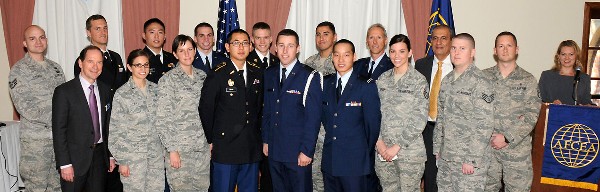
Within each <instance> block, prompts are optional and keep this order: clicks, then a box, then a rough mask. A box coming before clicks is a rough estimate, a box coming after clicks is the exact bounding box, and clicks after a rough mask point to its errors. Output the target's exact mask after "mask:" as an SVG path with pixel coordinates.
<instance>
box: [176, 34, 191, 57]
mask: <svg viewBox="0 0 600 192" xmlns="http://www.w3.org/2000/svg"><path fill="white" fill-rule="evenodd" d="M187 41H189V42H190V43H191V44H192V47H194V49H196V44H195V43H194V39H192V38H191V37H190V36H187V35H184V34H179V35H177V37H175V39H173V46H172V47H171V48H172V50H173V53H175V52H176V51H177V48H178V47H179V46H181V45H185V42H187Z"/></svg>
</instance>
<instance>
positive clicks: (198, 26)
mask: <svg viewBox="0 0 600 192" xmlns="http://www.w3.org/2000/svg"><path fill="white" fill-rule="evenodd" d="M200 27H210V30H211V31H213V33H214V32H215V29H213V27H212V25H210V24H208V23H207V22H202V23H199V24H198V25H196V27H195V28H194V36H196V33H197V32H198V28H200Z"/></svg>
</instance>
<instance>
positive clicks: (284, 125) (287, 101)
mask: <svg viewBox="0 0 600 192" xmlns="http://www.w3.org/2000/svg"><path fill="white" fill-rule="evenodd" d="M279 66H280V65H279V64H277V65H272V66H271V67H268V68H267V70H266V71H265V73H264V74H265V75H264V80H265V83H264V86H265V88H264V107H263V118H262V138H263V143H266V144H269V159H272V160H274V161H279V162H298V155H299V154H300V152H302V153H304V154H305V155H306V156H308V157H310V158H312V157H313V155H314V153H315V144H316V142H317V134H318V133H319V128H320V121H321V103H322V90H321V77H320V75H319V73H318V72H315V74H314V77H313V78H312V80H311V83H310V86H309V89H308V93H307V94H306V104H305V105H303V104H302V101H303V95H304V92H305V91H304V89H305V86H306V82H307V79H308V77H309V75H310V73H311V72H313V71H314V69H312V68H311V67H309V66H306V65H304V64H302V63H300V62H299V61H298V62H297V63H296V64H295V65H294V68H293V69H292V71H290V74H289V75H288V77H287V78H286V81H285V83H284V84H283V86H282V87H281V88H280V87H279V82H280V75H279V72H280V69H279V68H280V67H279Z"/></svg>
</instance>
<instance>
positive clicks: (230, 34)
mask: <svg viewBox="0 0 600 192" xmlns="http://www.w3.org/2000/svg"><path fill="white" fill-rule="evenodd" d="M234 33H241V34H244V35H246V37H248V41H250V35H248V32H246V31H244V30H243V29H234V30H233V31H231V32H229V34H227V42H226V43H230V42H231V37H232V36H233V34H234Z"/></svg>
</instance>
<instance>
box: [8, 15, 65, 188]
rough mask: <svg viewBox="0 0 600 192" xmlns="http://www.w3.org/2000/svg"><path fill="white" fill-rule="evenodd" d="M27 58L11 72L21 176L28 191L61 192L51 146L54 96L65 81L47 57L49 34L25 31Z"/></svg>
mask: <svg viewBox="0 0 600 192" xmlns="http://www.w3.org/2000/svg"><path fill="white" fill-rule="evenodd" d="M23 46H25V48H27V53H25V57H23V58H22V59H21V60H19V61H17V63H15V65H14V66H13V67H12V69H11V70H10V74H9V76H8V81H9V82H8V84H9V87H10V91H9V92H10V96H11V98H12V101H13V104H14V105H15V108H16V110H17V112H19V114H20V115H21V127H20V132H21V161H20V164H19V173H20V174H21V178H22V179H23V183H24V184H25V191H60V182H59V178H60V177H59V176H58V174H57V172H56V168H55V164H56V163H55V158H54V151H53V146H52V94H53V91H54V88H56V87H57V86H58V85H60V84H62V83H64V82H65V74H64V73H63V70H62V68H61V67H60V66H59V65H58V64H57V63H56V62H54V61H52V60H50V59H48V58H46V57H45V56H44V54H45V51H46V48H47V46H48V40H47V38H46V32H45V31H44V30H43V29H42V28H40V27H39V26H36V25H32V26H29V27H27V29H25V34H24V40H23Z"/></svg>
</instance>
